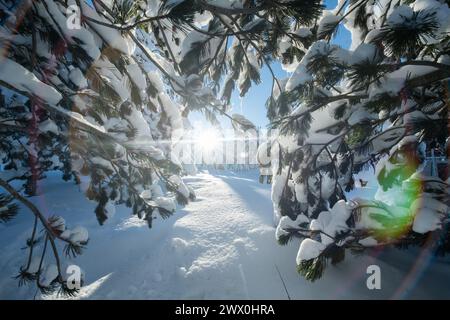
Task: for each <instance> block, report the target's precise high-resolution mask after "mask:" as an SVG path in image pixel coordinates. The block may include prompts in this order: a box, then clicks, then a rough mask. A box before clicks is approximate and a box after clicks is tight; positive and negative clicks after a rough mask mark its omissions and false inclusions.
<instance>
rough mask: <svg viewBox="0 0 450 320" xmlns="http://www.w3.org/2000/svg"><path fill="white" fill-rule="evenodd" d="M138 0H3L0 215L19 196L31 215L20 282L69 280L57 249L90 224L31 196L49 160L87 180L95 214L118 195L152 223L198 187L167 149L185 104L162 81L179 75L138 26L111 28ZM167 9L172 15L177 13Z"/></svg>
mask: <svg viewBox="0 0 450 320" xmlns="http://www.w3.org/2000/svg"><path fill="white" fill-rule="evenodd" d="M142 3H143V2H142V1H138V2H134V1H112V2H110V1H107V3H103V2H102V1H94V2H93V3H91V2H89V3H88V2H85V1H50V0H43V1H2V2H0V11H1V21H0V28H1V33H0V47H1V49H2V57H1V58H0V88H1V92H0V136H1V138H0V154H1V161H2V162H1V163H2V167H3V172H1V176H0V186H1V188H2V190H1V194H0V222H2V223H6V222H8V221H10V220H11V219H12V218H14V216H15V215H16V214H17V213H18V209H19V206H18V204H21V205H22V206H23V207H25V208H26V209H28V211H31V213H32V215H30V218H32V219H30V224H31V225H32V226H33V227H32V232H31V235H30V237H29V238H28V239H27V241H26V246H27V250H28V253H27V255H26V257H25V261H24V264H23V265H22V267H21V268H20V272H19V275H18V279H19V284H23V283H25V282H29V281H32V282H34V283H35V284H36V286H37V287H38V288H39V289H40V290H41V292H44V293H49V292H52V291H54V290H55V289H61V290H62V291H63V292H64V293H67V294H73V293H74V292H75V291H76V290H72V289H69V288H68V287H67V284H66V282H65V279H66V274H65V270H62V265H63V261H62V259H63V257H62V256H63V255H64V254H65V255H68V256H74V255H78V254H80V253H81V252H82V249H83V247H84V246H85V245H86V244H87V242H88V240H89V237H88V233H87V230H86V229H85V228H83V227H75V228H69V226H66V224H65V220H64V218H63V217H60V216H58V212H42V211H40V210H39V208H37V207H36V206H35V205H34V204H33V203H32V202H31V201H29V199H28V198H27V196H32V195H36V194H37V193H39V192H40V191H39V188H38V184H37V181H38V180H40V179H42V178H44V177H45V174H46V172H48V171H50V170H59V171H62V173H63V178H64V179H65V180H73V181H74V182H75V183H80V181H83V183H82V184H81V185H82V186H86V188H85V190H84V192H85V194H86V196H87V198H89V199H91V200H94V201H96V202H97V207H96V209H95V214H96V216H97V219H98V221H99V223H100V224H102V223H103V222H104V221H105V220H106V219H107V218H108V216H109V215H110V214H112V213H113V212H112V211H113V210H114V206H115V205H116V204H121V203H124V204H126V205H127V206H128V207H130V210H131V211H132V213H133V214H135V215H138V216H139V217H140V218H142V219H145V220H146V221H147V222H148V225H149V226H151V225H152V222H153V220H154V219H155V218H156V217H157V216H161V217H163V218H166V217H168V216H169V215H170V214H172V213H173V212H174V210H175V209H176V202H178V203H182V204H185V203H187V201H188V199H189V198H191V199H192V198H193V197H195V195H194V193H193V191H192V190H191V189H190V188H189V187H187V186H186V185H185V184H184V183H183V181H182V179H181V178H180V176H179V175H180V174H181V170H182V167H181V164H180V163H178V162H177V161H176V159H174V158H172V157H171V154H170V151H171V147H172V144H173V143H176V142H177V140H179V139H180V138H181V136H182V131H183V120H182V119H183V116H182V111H183V108H182V106H181V105H180V104H179V103H178V102H177V100H176V98H175V97H174V95H173V93H171V92H170V91H169V90H168V89H169V87H170V86H168V85H167V84H166V83H164V81H166V80H167V81H168V78H169V77H173V78H175V75H174V74H171V73H170V72H171V71H170V68H168V67H167V66H166V65H164V63H166V61H165V59H164V58H163V57H161V56H160V55H159V54H158V53H155V52H152V51H151V50H150V49H149V48H148V47H147V46H144V45H143V44H142V42H141V41H140V40H139V39H138V35H143V33H144V32H143V31H142V30H137V28H135V27H133V28H128V27H127V28H122V29H121V28H115V27H112V26H113V25H114V24H117V23H121V24H125V23H126V22H127V21H129V19H134V18H136V17H139V16H142V15H143V14H144V13H145V12H144V11H143V10H144V9H142V8H141V5H142ZM70 6H76V8H78V10H79V12H78V15H79V16H78V17H79V18H81V19H80V24H79V25H78V26H77V25H75V26H72V27H70V23H69V22H70V18H71V15H73V13H74V9H71V7H70ZM161 6H166V4H165V3H164V4H161ZM165 10H166V13H165V15H166V19H167V20H168V21H172V20H177V19H179V18H180V16H181V15H180V12H177V11H176V10H174V8H173V7H169V6H167V8H166V9H165ZM176 79H177V80H178V81H179V82H180V83H182V81H184V80H183V78H182V77H181V76H179V77H178V78H176ZM180 87H182V88H183V87H184V85H180ZM54 201H58V200H57V199H54ZM41 228H42V229H43V230H44V233H40V232H39V230H40V229H41Z"/></svg>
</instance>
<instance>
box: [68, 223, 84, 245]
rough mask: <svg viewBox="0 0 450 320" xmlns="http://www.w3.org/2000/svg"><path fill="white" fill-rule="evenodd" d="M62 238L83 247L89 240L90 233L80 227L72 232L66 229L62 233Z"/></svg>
mask: <svg viewBox="0 0 450 320" xmlns="http://www.w3.org/2000/svg"><path fill="white" fill-rule="evenodd" d="M61 238H63V239H66V240H68V241H70V242H71V243H73V244H77V245H83V244H85V243H86V242H87V241H88V240H89V232H88V230H87V229H86V228H84V227H81V226H78V227H75V228H73V229H72V230H70V229H66V230H65V231H64V232H63V233H61Z"/></svg>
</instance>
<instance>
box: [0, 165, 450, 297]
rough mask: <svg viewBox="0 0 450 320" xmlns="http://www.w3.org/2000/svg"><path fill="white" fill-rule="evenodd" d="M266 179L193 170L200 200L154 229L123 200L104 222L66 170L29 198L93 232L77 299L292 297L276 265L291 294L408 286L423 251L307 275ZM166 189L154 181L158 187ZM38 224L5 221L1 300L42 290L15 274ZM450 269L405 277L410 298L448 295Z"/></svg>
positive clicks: (25, 215) (0, 238) (0, 233)
mask: <svg viewBox="0 0 450 320" xmlns="http://www.w3.org/2000/svg"><path fill="white" fill-rule="evenodd" d="M257 177H258V173H257V171H249V172H240V173H233V172H222V171H218V172H212V173H200V174H198V175H197V176H191V177H187V178H186V179H185V180H187V181H186V182H187V183H188V184H189V185H190V186H193V188H194V189H195V191H196V193H197V195H198V197H197V200H196V201H194V202H191V203H190V204H189V205H188V206H186V207H185V208H183V209H181V210H178V211H177V213H175V215H173V216H172V217H170V218H169V219H166V220H165V221H162V220H161V219H160V218H158V219H157V220H156V221H155V222H154V223H153V228H152V229H151V230H149V229H148V227H147V225H146V223H145V221H142V220H140V219H138V218H137V217H133V216H130V209H129V208H126V207H124V206H117V208H116V211H117V213H116V215H115V216H114V217H112V218H111V220H108V223H106V224H105V225H103V226H99V225H98V222H97V221H96V218H95V215H94V213H93V210H94V208H95V205H96V204H95V203H93V202H89V201H87V200H86V199H85V197H84V196H83V194H82V192H81V191H79V190H78V187H77V186H76V185H74V184H73V183H71V182H63V181H62V180H61V178H60V176H59V175H58V174H52V173H50V174H49V178H48V179H47V180H45V181H41V182H40V188H41V190H42V191H43V195H42V196H39V197H33V198H30V199H31V200H32V201H33V203H35V204H36V205H37V206H38V207H39V208H41V209H42V210H44V209H48V210H51V211H54V212H58V214H60V215H62V216H64V218H65V220H66V221H67V224H68V225H83V226H84V227H85V228H86V229H87V230H88V231H89V238H90V240H89V244H88V245H87V246H86V250H85V251H84V252H83V254H82V255H80V256H78V257H77V258H75V259H71V260H70V261H69V263H70V264H76V265H78V266H80V267H82V268H83V270H84V273H85V286H83V287H82V289H81V293H80V295H79V296H78V297H77V299H133V298H135V299H183V298H184V299H215V298H216V299H246V298H250V299H286V298H287V296H286V293H285V291H284V288H283V285H282V283H281V280H280V277H279V275H278V273H277V271H276V267H278V268H279V270H280V273H281V275H282V277H283V280H284V281H285V283H286V285H287V289H288V291H289V294H290V296H291V298H292V299H339V298H341V299H380V298H383V299H387V298H392V297H393V296H394V294H396V292H397V291H398V289H399V288H400V287H402V285H404V283H405V280H406V279H407V276H408V274H409V271H410V269H411V267H412V266H414V265H416V263H418V264H420V263H421V260H417V259H416V257H418V256H419V253H420V251H419V250H416V251H414V250H412V251H408V252H405V251H399V250H394V249H384V250H381V251H380V250H378V249H377V251H374V252H373V253H370V252H369V253H368V254H367V255H362V256H360V257H358V258H355V257H352V256H351V255H347V256H346V259H345V261H344V262H343V263H342V264H340V265H338V266H337V267H334V266H332V265H329V266H328V268H327V269H326V271H325V274H324V276H323V278H322V279H320V280H318V281H316V282H314V283H310V282H308V281H306V280H305V279H303V278H302V277H301V276H299V275H298V274H297V272H296V266H295V264H296V261H295V255H296V253H297V251H298V248H299V243H298V241H296V240H295V239H294V240H293V241H291V242H289V243H288V244H287V245H286V246H279V245H278V244H277V243H276V241H275V227H274V225H273V222H272V202H271V200H270V193H271V191H270V185H266V184H259V183H258V182H257ZM369 184H370V183H369ZM158 189H160V188H159V187H157V186H153V187H152V188H151V192H152V194H157V192H158ZM371 190H372V189H367V188H365V189H359V190H356V191H355V192H356V194H354V196H356V195H357V194H360V193H362V192H368V191H370V192H372V196H373V191H371ZM369 195H370V194H368V196H369ZM43 212H47V211H46V210H44V211H43ZM29 222H30V213H29V212H27V211H26V209H24V210H23V211H20V213H19V216H18V217H17V218H16V219H15V220H13V221H12V222H11V223H10V224H9V225H0V242H1V243H4V244H5V245H4V246H3V247H2V250H1V251H0V268H1V270H2V273H1V275H0V299H19V298H22V299H24V298H26V299H32V298H33V296H34V293H35V288H33V287H32V286H22V287H20V288H18V287H17V280H15V279H13V278H12V277H13V276H14V275H16V273H17V270H18V267H19V266H20V265H21V264H22V263H23V261H24V259H25V256H24V255H22V254H17V252H21V250H19V249H20V248H21V247H23V244H24V241H25V240H26V239H27V237H29V232H30V223H29ZM73 230H75V229H73ZM73 230H72V231H73ZM303 246H304V247H305V248H308V246H310V248H309V249H308V250H307V251H308V253H309V254H313V253H314V250H316V249H319V250H320V249H321V247H320V245H317V244H313V245H311V244H308V242H305V244H303ZM304 254H305V257H308V256H306V251H305V253H304ZM309 257H311V256H309ZM38 264H39V259H37V261H36V260H33V262H32V266H34V268H37V265H38ZM372 264H377V265H379V266H380V268H381V271H382V288H383V289H382V290H368V289H367V287H366V279H367V273H366V270H367V267H368V266H369V265H372ZM275 266H276V267H275ZM447 266H448V259H447V260H444V259H442V258H435V259H433V260H432V261H431V262H430V264H428V265H427V268H428V269H427V272H426V273H424V274H422V277H420V278H417V283H416V285H415V286H412V287H409V285H410V283H409V282H406V283H407V286H406V287H408V290H405V291H401V292H403V294H404V295H405V296H406V297H408V298H425V297H426V298H445V297H448V296H449V294H450V289H449V287H448V283H447V282H446V281H443V279H447V277H448V276H447V269H448V268H447ZM52 268H53V267H52ZM53 269H54V268H53ZM65 269H66V267H65V266H64V265H63V267H62V270H65ZM63 276H64V274H63ZM52 277H53V275H52V274H50V275H49V277H48V279H51V278H52ZM46 281H48V280H46ZM37 298H38V299H44V298H45V299H55V298H61V297H57V296H56V295H54V296H40V295H39V294H38V295H37Z"/></svg>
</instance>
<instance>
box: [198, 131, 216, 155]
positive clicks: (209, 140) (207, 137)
mask: <svg viewBox="0 0 450 320" xmlns="http://www.w3.org/2000/svg"><path fill="white" fill-rule="evenodd" d="M219 140H220V137H219V135H218V133H217V132H216V131H215V130H210V129H209V130H205V131H203V132H202V133H200V134H199V136H198V138H197V139H196V143H197V145H198V146H199V147H200V148H201V149H202V150H203V151H212V150H214V149H215V148H217V147H218V145H219Z"/></svg>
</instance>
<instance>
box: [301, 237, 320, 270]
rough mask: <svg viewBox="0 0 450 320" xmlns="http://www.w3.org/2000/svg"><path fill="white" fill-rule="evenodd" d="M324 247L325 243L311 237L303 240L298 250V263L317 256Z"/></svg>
mask: <svg viewBox="0 0 450 320" xmlns="http://www.w3.org/2000/svg"><path fill="white" fill-rule="evenodd" d="M324 249H325V245H324V244H322V243H321V242H318V241H315V240H313V239H309V238H307V239H305V240H303V241H302V243H301V244H300V249H299V250H298V254H297V259H296V262H297V264H300V263H301V262H302V261H307V260H311V259H314V258H317V257H318V256H319V255H320V254H321V253H322V251H323V250H324Z"/></svg>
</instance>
